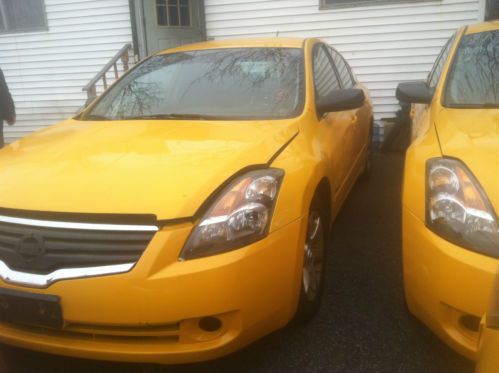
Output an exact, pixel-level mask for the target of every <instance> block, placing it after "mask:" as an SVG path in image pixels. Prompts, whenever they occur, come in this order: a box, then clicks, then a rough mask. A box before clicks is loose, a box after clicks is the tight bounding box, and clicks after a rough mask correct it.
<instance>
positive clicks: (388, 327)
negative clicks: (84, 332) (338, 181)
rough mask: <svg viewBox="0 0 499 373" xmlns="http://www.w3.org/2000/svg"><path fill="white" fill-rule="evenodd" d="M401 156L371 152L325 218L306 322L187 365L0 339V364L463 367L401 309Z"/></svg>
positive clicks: (169, 370)
mask: <svg viewBox="0 0 499 373" xmlns="http://www.w3.org/2000/svg"><path fill="white" fill-rule="evenodd" d="M402 168H403V157H402V156H401V155H399V154H376V155H375V159H374V170H373V175H372V178H371V179H370V180H369V181H368V182H367V183H365V184H358V185H357V186H356V187H355V188H354V190H353V191H352V193H351V195H350V197H349V198H348V200H347V202H346V204H345V206H344V207H343V209H342V211H341V213H340V215H339V216H338V219H337V221H336V223H335V225H334V227H333V231H332V242H331V247H330V256H329V258H328V259H329V262H328V264H327V279H326V287H325V294H324V295H325V298H324V302H323V304H322V307H321V309H320V311H319V313H318V315H317V316H316V317H315V318H314V319H313V320H312V321H311V322H309V323H308V324H307V325H304V326H296V325H290V326H288V327H286V328H284V329H282V330H279V331H277V332H275V333H273V334H271V335H269V336H267V337H265V338H263V339H262V340H260V341H258V342H256V343H254V344H253V345H251V346H249V347H247V348H245V349H243V350H241V351H239V352H237V353H235V354H232V355H230V356H228V357H225V358H222V359H219V360H216V361H212V362H208V363H203V364H197V365H190V366H176V367H166V366H156V365H139V364H119V363H106V362H97V361H88V360H80V359H71V358H64V357H57V356H51V355H46V354H41V353H35V352H30V351H25V350H21V349H16V348H12V347H6V346H3V347H1V349H0V373H18V372H19V373H58V372H61V373H62V372H64V373H73V372H75V373H79V372H81V373H103V372H106V373H118V372H119V373H173V372H175V373H177V372H180V373H184V372H185V373H190V372H286V373H292V372H300V373H305V372H348V373H355V372H403V373H405V372H410V373H420V372H421V373H433V372H434V373H472V372H473V364H472V363H471V362H469V361H468V360H466V359H465V358H463V357H461V356H459V355H458V354H456V353H455V352H453V351H452V350H450V349H449V348H448V347H446V346H445V345H444V344H443V343H441V342H440V341H439V340H438V339H437V338H436V337H435V336H433V334H432V333H431V332H430V331H429V330H428V329H426V328H425V327H424V326H423V325H422V324H420V323H419V322H418V321H417V320H416V319H414V318H413V317H412V316H410V315H409V314H408V312H407V311H406V308H405V305H404V300H403V285H402V273H401V244H400V224H401V220H400V184H401V177H402Z"/></svg>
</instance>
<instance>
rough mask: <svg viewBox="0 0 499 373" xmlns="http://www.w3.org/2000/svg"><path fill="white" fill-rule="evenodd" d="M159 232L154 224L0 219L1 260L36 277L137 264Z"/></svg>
mask: <svg viewBox="0 0 499 373" xmlns="http://www.w3.org/2000/svg"><path fill="white" fill-rule="evenodd" d="M12 221H14V223H13V222H12ZM66 226H67V227H66ZM156 230H157V227H155V226H154V225H152V226H151V225H148V226H144V225H130V224H127V225H124V224H102V223H77V222H68V223H64V222H60V221H49V220H32V219H24V218H20V219H19V218H10V217H4V216H0V260H1V261H3V262H4V263H5V264H6V265H7V266H8V267H9V268H10V269H12V270H16V271H22V272H27V273H33V274H48V273H51V272H54V271H56V270H59V269H65V268H90V267H99V266H109V265H116V264H124V263H135V262H137V260H138V259H139V258H140V256H141V255H142V253H143V252H144V250H145V249H146V247H147V245H148V244H149V242H150V240H151V239H152V237H153V235H154V234H155V231H156Z"/></svg>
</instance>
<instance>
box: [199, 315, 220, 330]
mask: <svg viewBox="0 0 499 373" xmlns="http://www.w3.org/2000/svg"><path fill="white" fill-rule="evenodd" d="M198 325H199V328H200V329H201V330H203V331H205V332H216V331H217V330H219V329H220V328H221V327H222V321H221V320H220V319H218V318H216V317H203V318H202V319H201V320H199V324H198Z"/></svg>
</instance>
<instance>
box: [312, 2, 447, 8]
mask: <svg viewBox="0 0 499 373" xmlns="http://www.w3.org/2000/svg"><path fill="white" fill-rule="evenodd" d="M337 1H338V2H337V3H336V4H330V3H328V2H327V0H319V10H328V9H336V8H353V7H365V6H376V5H388V4H404V3H429V2H441V1H442V0H362V1H353V0H337Z"/></svg>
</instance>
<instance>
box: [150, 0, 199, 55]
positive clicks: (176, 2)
mask: <svg viewBox="0 0 499 373" xmlns="http://www.w3.org/2000/svg"><path fill="white" fill-rule="evenodd" d="M142 4H143V20H144V34H145V35H144V37H143V38H142V40H144V39H145V44H146V45H145V47H146V48H145V52H146V54H147V55H150V54H152V53H155V52H157V51H160V50H163V49H167V48H172V47H176V46H178V45H182V44H188V43H193V42H197V41H201V40H205V32H204V28H205V25H204V9H203V8H204V1H202V0H142Z"/></svg>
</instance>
